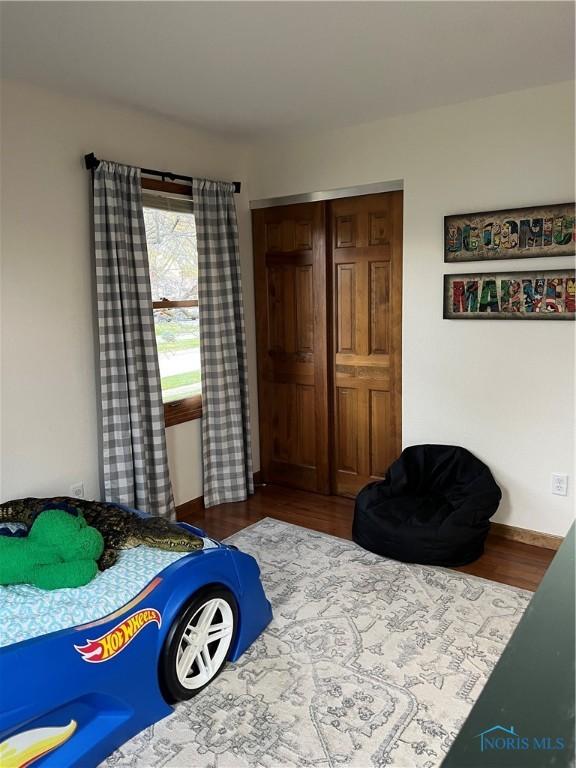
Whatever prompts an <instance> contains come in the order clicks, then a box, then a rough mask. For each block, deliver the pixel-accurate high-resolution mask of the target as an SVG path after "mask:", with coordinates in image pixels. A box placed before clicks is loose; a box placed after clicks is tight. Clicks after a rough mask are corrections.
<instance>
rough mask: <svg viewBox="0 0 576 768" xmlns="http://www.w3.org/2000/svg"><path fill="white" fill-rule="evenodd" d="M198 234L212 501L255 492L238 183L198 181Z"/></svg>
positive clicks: (207, 485) (205, 451)
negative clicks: (241, 273)
mask: <svg viewBox="0 0 576 768" xmlns="http://www.w3.org/2000/svg"><path fill="white" fill-rule="evenodd" d="M192 197H193V200H194V216H195V219H196V232H197V238H198V303H199V306H200V351H201V356H202V455H203V473H204V504H205V506H207V507H211V506H213V505H214V504H221V503H223V502H225V501H242V500H243V499H245V498H246V497H247V496H248V494H250V493H254V481H253V477H252V448H251V437H250V408H249V404H248V376H247V365H246V338H245V334H244V309H243V304H242V286H241V280H240V254H239V250H238V228H237V224H236V209H235V207H234V186H233V185H232V184H227V183H225V182H215V181H205V180H197V181H194V183H193V189H192Z"/></svg>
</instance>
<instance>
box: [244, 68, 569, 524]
mask: <svg viewBox="0 0 576 768" xmlns="http://www.w3.org/2000/svg"><path fill="white" fill-rule="evenodd" d="M393 179H404V187H405V192H404V320H403V337H404V338H403V379H404V397H403V442H404V445H410V444H414V443H424V442H438V443H442V442H446V443H455V444H461V445H464V446H466V447H467V448H469V449H470V450H471V451H473V452H474V453H475V454H476V455H477V456H479V458H481V459H483V460H484V461H486V462H487V463H488V464H489V466H490V467H491V468H492V470H493V472H494V474H495V476H496V479H497V481H498V482H499V483H500V485H501V487H502V489H503V492H504V498H503V502H502V504H501V506H500V509H499V511H498V513H497V516H496V518H495V519H496V520H498V521H500V522H503V523H508V524H511V525H516V526H520V527H525V528H531V529H533V530H537V531H545V532H549V533H554V534H560V535H563V534H565V533H566V531H567V529H568V527H569V524H570V522H571V520H572V519H573V515H574V511H573V510H574V482H575V481H576V478H575V477H574V472H573V469H574V446H573V431H574V402H573V387H574V324H573V323H567V322H566V323H562V322H524V323H522V322H505V321H497V320H493V321H482V322H458V321H453V320H452V321H450V320H443V319H442V275H443V274H444V272H448V271H452V272H466V271H469V272H471V271H474V270H482V269H483V267H484V265H478V264H464V265H459V264H457V265H444V263H443V256H442V243H443V234H442V227H443V217H444V215H445V214H448V213H457V212H467V211H482V210H493V209H498V208H506V207H509V206H511V207H515V206H523V205H532V204H537V203H546V202H549V203H554V202H566V201H568V200H573V199H574V85H573V83H564V84H559V85H554V86H547V87H543V88H537V89H533V90H528V91H521V92H517V93H511V94H507V95H503V96H497V97H494V98H487V99H482V100H477V101H470V102H467V103H464V104H459V105H456V106H453V107H445V108H442V109H437V110H430V111H426V112H420V113H417V114H411V115H406V116H403V117H399V118H395V119H389V120H384V121H379V122H374V123H370V124H366V125H362V126H356V127H352V128H346V129H340V130H335V131H331V132H323V133H319V134H317V135H314V136H309V137H300V138H294V139H293V140H291V141H288V140H284V141H278V140H277V141H273V142H270V143H262V144H260V145H259V146H257V147H256V149H255V178H254V182H253V184H252V191H253V193H254V195H253V199H260V198H265V197H274V196H278V195H290V194H297V193H302V192H311V191H318V190H325V189H334V188H339V187H346V186H352V185H356V184H367V183H372V182H378V181H386V180H393ZM569 264H570V261H569V260H567V259H565V258H564V259H559V258H555V259H530V260H529V261H528V262H526V261H522V262H520V261H516V262H512V261H500V262H497V263H495V264H494V268H495V269H498V270H504V269H507V268H509V267H512V268H516V269H526V268H534V269H538V268H543V267H549V268H554V267H566V266H568V265H569ZM554 471H558V472H565V473H570V474H571V478H570V480H571V482H570V492H569V496H568V497H567V498H562V497H558V496H552V495H551V494H550V474H551V473H552V472H554Z"/></svg>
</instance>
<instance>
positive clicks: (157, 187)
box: [141, 176, 202, 427]
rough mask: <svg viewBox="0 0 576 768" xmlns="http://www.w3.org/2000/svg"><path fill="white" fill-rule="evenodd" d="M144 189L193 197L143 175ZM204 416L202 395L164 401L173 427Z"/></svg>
mask: <svg viewBox="0 0 576 768" xmlns="http://www.w3.org/2000/svg"><path fill="white" fill-rule="evenodd" d="M141 184H142V189H149V190H152V191H154V192H166V193H168V194H172V195H188V196H189V197H190V198H192V187H191V186H190V185H188V184H178V183H176V182H174V181H164V180H163V179H152V178H149V177H147V176H142V179H141ZM197 306H198V299H190V300H189V301H170V300H168V299H163V300H162V301H153V302H152V307H153V308H154V309H171V308H173V309H174V308H177V307H197ZM201 418H202V395H201V394H200V395H193V396H192V397H184V398H182V399H181V400H174V401H173V402H170V403H164V425H165V426H166V427H173V426H174V425H176V424H183V423H184V422H186V421H194V420H195V419H201Z"/></svg>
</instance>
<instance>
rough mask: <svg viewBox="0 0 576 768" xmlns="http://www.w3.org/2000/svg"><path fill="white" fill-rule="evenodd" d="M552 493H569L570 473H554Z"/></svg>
mask: <svg viewBox="0 0 576 768" xmlns="http://www.w3.org/2000/svg"><path fill="white" fill-rule="evenodd" d="M552 493H553V494H554V495H555V496H567V495H568V475H559V474H557V473H556V472H553V473H552Z"/></svg>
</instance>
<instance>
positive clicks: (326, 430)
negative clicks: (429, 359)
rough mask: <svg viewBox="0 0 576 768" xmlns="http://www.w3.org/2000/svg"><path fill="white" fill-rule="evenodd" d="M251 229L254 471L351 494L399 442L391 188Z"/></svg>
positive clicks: (282, 212) (269, 478) (290, 213)
mask: <svg viewBox="0 0 576 768" xmlns="http://www.w3.org/2000/svg"><path fill="white" fill-rule="evenodd" d="M253 230H254V267H255V291H256V325H257V342H258V387H259V406H260V444H261V465H262V466H261V469H262V478H263V480H264V481H265V482H272V483H281V484H285V485H290V486H292V487H296V488H303V489H306V490H311V491H317V492H320V493H336V494H339V495H345V496H354V495H355V494H356V493H357V492H358V490H360V488H362V487H363V486H364V485H365V484H366V483H368V482H370V480H373V479H378V478H380V477H382V476H383V475H384V472H385V471H386V469H387V467H388V466H389V464H390V463H391V462H392V461H393V460H394V459H395V458H396V457H397V456H398V455H399V453H400V450H401V326H402V193H401V192H387V193H383V194H379V195H363V196H359V197H351V198H345V199H337V200H332V201H330V202H318V203H306V204H298V205H288V206H282V207H277V208H264V209H259V210H256V211H254V212H253Z"/></svg>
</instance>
